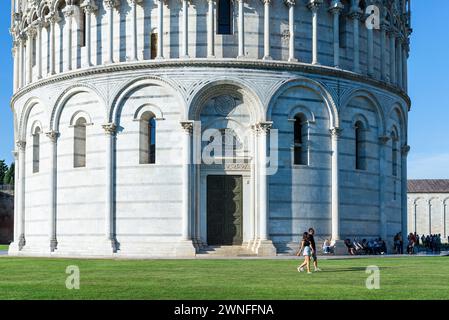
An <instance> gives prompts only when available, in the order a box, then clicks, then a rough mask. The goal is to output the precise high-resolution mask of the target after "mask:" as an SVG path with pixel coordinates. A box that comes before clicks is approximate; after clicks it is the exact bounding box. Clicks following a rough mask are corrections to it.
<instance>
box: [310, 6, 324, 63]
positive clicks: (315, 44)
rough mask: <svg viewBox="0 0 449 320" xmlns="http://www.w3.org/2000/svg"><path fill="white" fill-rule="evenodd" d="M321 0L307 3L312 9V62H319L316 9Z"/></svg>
mask: <svg viewBox="0 0 449 320" xmlns="http://www.w3.org/2000/svg"><path fill="white" fill-rule="evenodd" d="M322 3H323V0H310V2H309V4H308V5H307V6H308V7H309V9H310V10H311V11H312V64H319V61H318V9H319V7H320V5H321V4H322Z"/></svg>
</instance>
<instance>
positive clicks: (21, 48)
mask: <svg viewBox="0 0 449 320" xmlns="http://www.w3.org/2000/svg"><path fill="white" fill-rule="evenodd" d="M25 41H26V36H25V35H24V34H21V35H20V36H19V87H20V88H22V87H24V86H25V85H26V79H25V70H26V68H25V60H26V59H25Z"/></svg>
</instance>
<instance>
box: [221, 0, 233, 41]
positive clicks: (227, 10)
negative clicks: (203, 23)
mask: <svg viewBox="0 0 449 320" xmlns="http://www.w3.org/2000/svg"><path fill="white" fill-rule="evenodd" d="M231 4H232V2H231V0H220V1H218V10H217V13H218V15H217V34H232V5H231Z"/></svg>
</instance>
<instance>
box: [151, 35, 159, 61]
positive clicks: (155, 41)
mask: <svg viewBox="0 0 449 320" xmlns="http://www.w3.org/2000/svg"><path fill="white" fill-rule="evenodd" d="M150 43H151V51H150V59H151V60H153V59H156V57H157V45H158V33H157V31H153V32H152V33H151V41H150Z"/></svg>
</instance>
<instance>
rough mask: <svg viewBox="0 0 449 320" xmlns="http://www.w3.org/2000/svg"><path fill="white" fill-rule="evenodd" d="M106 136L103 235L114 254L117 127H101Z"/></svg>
mask: <svg viewBox="0 0 449 320" xmlns="http://www.w3.org/2000/svg"><path fill="white" fill-rule="evenodd" d="M102 127H103V129H104V131H105V134H106V154H105V155H106V159H105V160H106V172H105V177H106V181H105V184H106V199H105V233H106V244H107V245H108V246H109V245H110V248H111V249H112V251H113V252H114V251H115V250H116V242H115V238H114V171H115V170H114V144H115V134H116V131H117V127H116V125H115V124H114V123H107V124H105V125H103V126H102Z"/></svg>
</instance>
